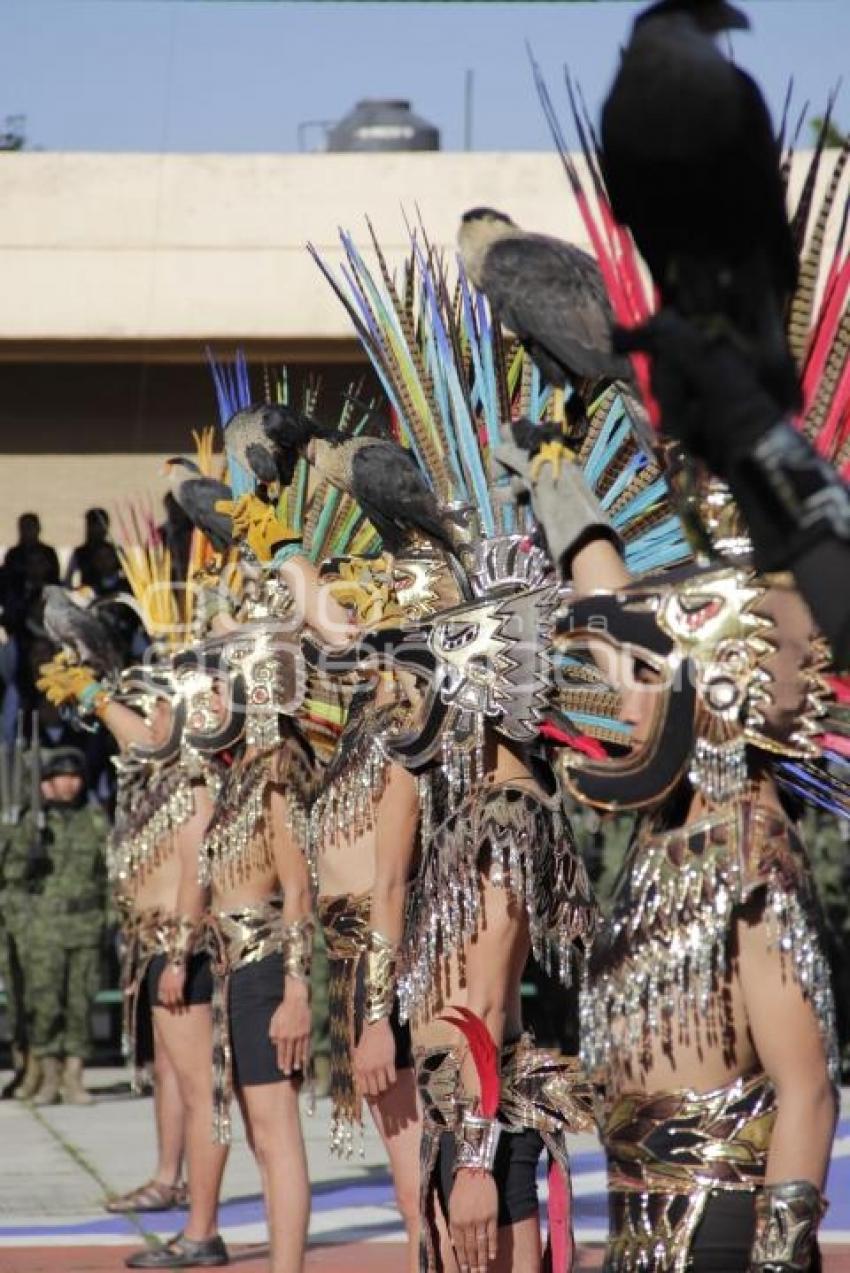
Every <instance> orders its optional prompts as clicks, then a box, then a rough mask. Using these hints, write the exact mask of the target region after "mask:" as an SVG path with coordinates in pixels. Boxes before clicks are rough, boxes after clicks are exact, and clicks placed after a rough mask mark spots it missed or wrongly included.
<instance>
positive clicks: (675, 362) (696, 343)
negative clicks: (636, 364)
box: [614, 309, 784, 478]
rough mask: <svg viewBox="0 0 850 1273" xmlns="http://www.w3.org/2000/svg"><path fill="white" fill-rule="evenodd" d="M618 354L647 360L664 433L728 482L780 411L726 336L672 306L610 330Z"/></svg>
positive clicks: (747, 358) (750, 361) (750, 360)
mask: <svg viewBox="0 0 850 1273" xmlns="http://www.w3.org/2000/svg"><path fill="white" fill-rule="evenodd" d="M614 347H615V349H616V350H617V351H618V352H619V353H646V354H649V355H650V357H651V358H652V371H651V376H650V380H651V384H652V392H653V393H654V395H655V397H656V398H657V400H658V405H659V407H660V409H661V425H662V428H663V430H664V432H665V433H666V434H667V435H668V436H670V437H674V438H677V439H678V440H679V441H680V442H682V443H683V445H684V446H685V447H686V449H687V450H688V451H690V452H692V453H693V454H694V455H696V456H698V457H699V458H700V459H702V460H705V462H706V463H707V464H708V466H709V468H710V469H711V470H712V472H713V473H716V474H717V475H718V477H722V478H726V477H727V475H728V472H729V468H730V466H731V465H733V464H734V463H735V461H736V459H737V457H738V456H741V455H744V454H746V453H747V452H748V451H749V450H750V449H751V448H752V446H753V445H754V444H755V442H757V441H758V439H759V438H760V437H762V436H763V435H764V434H765V433H766V432H767V431H768V430H769V429H770V428H771V427H772V426H773V425H774V424H776V423H777V421H778V420H780V419H781V418H782V416H783V414H784V412H783V411H782V408H781V407H780V406H779V405H778V404H777V402H776V401H775V400H774V398H773V397H772V396H771V395H770V393H768V391H767V390H766V389H765V387H764V385H763V384H762V383H761V381H760V379H759V374H758V369H757V367H756V365H755V363H754V360H753V358H752V356H751V355H750V354H748V353H747V352H746V350H745V349H743V348H742V347H741V346H740V345H738V344H736V343H734V341H733V339H732V337H731V333H730V332H729V331H727V332H723V333H719V334H716V335H710V334H708V333H706V332H704V331H702V330H700V329H699V328H698V327H697V326H695V325H694V323H692V322H690V321H688V320H687V319H685V318H682V317H681V315H679V314H678V313H676V311H675V310H672V309H663V310H661V311H660V312H659V313H658V314H656V315H655V316H654V317H653V318H651V319H650V320H649V322H647V323H644V324H643V326H642V327H635V328H622V327H620V328H616V329H615V332H614Z"/></svg>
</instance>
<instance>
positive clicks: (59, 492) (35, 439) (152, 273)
mask: <svg viewBox="0 0 850 1273" xmlns="http://www.w3.org/2000/svg"><path fill="white" fill-rule="evenodd" d="M798 163H799V160H798ZM0 192H2V197H0V544H9V543H11V542H13V540H14V538H15V521H16V518H17V517H18V515H19V514H20V513H22V512H24V511H25V510H27V509H35V510H37V511H38V512H39V513H40V514H41V516H42V521H43V525H44V535H45V538H46V539H47V541H48V542H52V543H54V544H56V545H57V546H59V547H63V548H68V547H70V546H71V545H73V544H74V543H77V542H79V540H80V538H81V534H82V513H83V510H84V509H85V508H87V507H88V506H90V505H92V504H105V505H107V506H110V505H115V504H116V503H118V502H119V501H121V500H122V499H125V498H126V497H128V496H130V497H142V496H146V497H151V496H153V497H154V498H156V499H158V498H159V494H160V493H161V491H162V486H163V483H162V479H161V477H159V475H158V470H159V468H160V467H161V461H162V458H163V457H164V456H165V455H168V454H173V453H174V452H175V451H178V452H179V451H181V450H186V449H188V448H189V446H190V445H191V443H190V436H191V430H192V429H193V428H198V427H199V426H202V425H204V424H210V423H213V422H214V421H215V419H216V416H215V404H214V399H213V395H212V390H211V385H210V381H209V376H208V373H207V370H206V367H205V365H204V353H203V351H204V346H205V345H206V344H208V343H209V344H210V345H211V346H212V347H213V348H214V349H215V351H216V352H217V353H219V354H220V355H222V356H226V355H228V354H230V353H231V352H232V351H233V349H234V348H235V347H236V346H237V345H241V346H243V347H244V348H245V349H246V351H247V353H248V356H249V358H250V360H251V362H252V364H255V365H256V366H257V370H258V373H259V372H260V369H261V367H262V364H263V363H267V364H271V365H279V364H280V363H281V362H286V363H287V364H289V366H290V368H291V369H292V371H293V373H294V375H295V378H296V379H297V377H298V375H299V374H300V373H301V372H303V371H306V370H308V369H313V370H315V369H321V370H322V371H323V374H324V376H325V378H326V382H327V387H328V389H329V391H331V392H337V391H338V392H340V393H341V392H343V391H344V388H345V386H347V384H348V383H349V382H350V380H351V378H352V376H353V375H355V374H361V373H362V372H363V370H364V359H363V357H362V355H361V353H360V349H359V345H358V343H357V341H356V339H355V338H354V337H353V334H352V330H351V327H350V324H349V322H348V320H347V317H346V314H345V312H344V310H343V308H342V306H341V305H340V304H339V302H338V300H337V299H336V298H335V296H334V295H333V293H332V291H331V289H330V288H329V287H328V285H327V284H326V282H325V281H324V280H323V279H322V277H321V275H320V274H319V272H318V270H317V268H316V266H315V264H314V263H313V261H312V260H311V258H310V257H309V255H308V253H307V252H306V251H305V244H306V243H307V242H308V241H309V242H312V243H313V244H314V245H315V246H316V247H317V248H318V250H319V251H320V252H321V253H322V255H323V256H324V257H325V258H326V259H328V260H329V261H330V262H331V263H336V262H338V260H339V256H340V253H339V246H338V237H337V232H338V227H340V226H343V227H345V228H346V229H348V230H350V231H352V232H353V233H354V235H355V237H356V239H357V241H358V243H359V244H361V245H362V246H363V248H364V249H365V247H366V244H367V242H368V231H367V227H366V224H365V219H364V218H365V217H366V216H368V217H369V218H370V219H371V221H372V224H373V225H374V228H375V231H376V234H377V236H378V238H379V241H380V242H381V243H382V245H383V246H384V247H385V249H386V250H387V252H388V255H389V257H390V259H391V261H393V262H395V263H398V262H399V261H400V260H401V259H402V258H403V255H404V253H405V247H406V232H405V224H404V217H403V213H406V214H407V216H408V217H409V218H410V219H411V220H413V219H415V217H416V214H417V209H418V210H419V212H420V213H421V217H422V220H423V223H424V225H425V226H426V228H427V230H428V233H429V235H430V237H431V238H432V240H433V241H434V242H435V243H436V244H439V245H441V246H443V247H446V248H449V249H450V250H451V245H452V244H453V240H454V235H455V231H456V228H457V223H458V218H459V216H460V214H461V213H462V212H463V211H464V210H465V209H466V208H469V207H473V206H475V205H480V204H490V205H492V206H494V207H496V208H500V209H503V210H504V211H506V212H508V213H510V214H511V215H512V216H513V217H514V218H515V219H516V220H517V221H518V222H519V223H520V224H521V225H524V226H526V227H528V228H534V229H537V230H542V231H546V232H550V233H554V234H559V235H562V236H564V237H569V238H572V239H574V240H575V241H577V242H584V239H585V236H584V232H583V228H582V225H581V221H580V218H579V215H578V212H577V209H576V207H575V205H574V202H573V200H572V198H571V196H570V192H569V187H568V185H567V182H566V180H565V177H564V173H563V170H562V167H561V163H560V160H559V159H558V157H557V156H556V155H555V154H554V153H549V152H544V153H539V154H538V153H523V154H492V153H487V154H484V153H482V154H449V153H441V152H430V153H427V152H426V153H397V154H374V155H369V154H365V155H364V154H308V155H176V154H169V155H142V154H127V155H123V154H97V155H94V154H91V155H90V154H38V153H27V152H17V153H10V154H0ZM366 255H367V258H368V256H369V253H368V252H367V253H366ZM259 383H262V382H261V376H260V375H259V374H258V384H259Z"/></svg>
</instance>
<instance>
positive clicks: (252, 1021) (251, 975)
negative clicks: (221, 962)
mask: <svg viewBox="0 0 850 1273" xmlns="http://www.w3.org/2000/svg"><path fill="white" fill-rule="evenodd" d="M282 1001H283V954H282V953H281V952H278V953H277V954H274V955H266V957H265V959H259V960H258V961H257V962H256V963H254V964H245V965H244V966H243V967H242V968H237V969H236V971H235V972H234V973H231V975H230V998H229V1005H230V1051H231V1055H232V1057H233V1086H234V1087H260V1086H263V1085H264V1084H266V1083H283V1082H285V1081H286V1079H287V1077H290V1078H300V1077H301V1074H300V1071H296V1072H295V1074H294V1075H290V1076H287V1075H285V1074H284V1073H283V1071H282V1070H281V1069H280V1068H279V1067H278V1063H277V1048H276V1047H275V1045H274V1044H273V1043H272V1041H271V1039H270V1038H269V1026H270V1025H271V1021H272V1017H273V1016H274V1014H275V1012H276V1011H277V1009H278V1008H279V1007H280V1005H281V1003H282Z"/></svg>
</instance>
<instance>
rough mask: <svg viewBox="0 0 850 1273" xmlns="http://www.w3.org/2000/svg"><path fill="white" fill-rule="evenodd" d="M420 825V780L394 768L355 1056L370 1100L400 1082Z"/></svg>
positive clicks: (380, 816)
mask: <svg viewBox="0 0 850 1273" xmlns="http://www.w3.org/2000/svg"><path fill="white" fill-rule="evenodd" d="M418 824H419V795H418V791H417V786H416V779H415V778H414V777H413V775H412V774H410V773H408V771H407V770H406V769H403V768H402V767H401V766H400V765H392V766H391V767H390V772H389V775H388V777H387V783H386V786H385V788H384V791H383V794H382V796H381V799H380V801H379V802H378V807H377V809H376V811H375V832H374V835H375V882H374V885H373V887H372V910H371V917H370V933H369V939H368V941H369V944H368V948H367V951H366V954H365V956H364V959H365V972H366V976H365V989H366V1006H365V1012H364V1021H363V1029H362V1031H361V1034H360V1038H359V1039H358V1040H357V1045H356V1047H355V1049H354V1057H353V1060H354V1077H355V1080H356V1082H357V1086H358V1088H359V1089H360V1091H361V1092H362V1093H363V1094H364V1096H380V1095H381V1093H382V1092H385V1091H386V1090H387V1089H388V1088H390V1087H392V1085H393V1083H394V1082H395V1081H396V1069H395V1039H394V1037H393V1032H392V1028H391V1026H390V1020H389V1019H390V1015H391V1013H392V1010H393V1002H394V999H395V984H396V981H395V965H396V952H397V951H398V948H399V946H400V945H401V939H402V934H403V929H404V904H405V899H406V896H407V882H408V880H409V878H410V872H411V868H412V864H413V855H414V852H415V848H416V831H417V827H418Z"/></svg>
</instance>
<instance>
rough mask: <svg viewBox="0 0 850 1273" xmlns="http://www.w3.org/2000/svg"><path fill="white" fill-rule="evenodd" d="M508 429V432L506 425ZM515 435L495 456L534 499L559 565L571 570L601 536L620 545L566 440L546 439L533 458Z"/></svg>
mask: <svg viewBox="0 0 850 1273" xmlns="http://www.w3.org/2000/svg"><path fill="white" fill-rule="evenodd" d="M502 433H503V437H504V436H505V433H506V430H505V429H503V431H502ZM509 438H510V440H505V441H503V442H502V444H501V445H500V446H497V447H496V448H495V450H494V452H493V459H494V460H495V462H496V464H497V466H498V467H499V468H501V470H502V473H506V474H508V476H509V477H510V479H511V491H512V493H513V495H514V497H515V498H516V499H518V500H520V501H521V500H522V499H523V498H524V497H527V498H529V499H530V500H531V507H532V511H533V513H534V516H535V519H536V521H537V523H538V525H539V526H540V528H541V529H542V531H543V533H544V535H545V536H546V544H547V547H548V551H549V556H550V557H551V558H552V561H553V563H554V564H555V566H557V567H558V568H559V569H561V570H563V571H565V572H566V571H568V569H569V562H570V558H571V557H572V556H573V554H574V553H575V552H576V551H577V550H578V549H579V548H581V547H582V546H583V545H584V544H586V543H588V542H589V541H590V540H591V539H595V538H598V537H600V536H602V537H605V538H607V539H611V540H612V541H613V542H614V543H615V544H617V545H618V546H619V543H620V540H619V536H618V535H617V533H616V531H615V530H614V528H613V526H612V525H611V523H610V521H609V519H608V516H607V514H606V513H605V511H604V509H603V508H602V505H601V504H600V503H599V500H598V499H597V498H596V496H595V495H594V493H593V491H592V490H591V489H590V487H589V486H588V484H587V482H586V480H585V477H584V474H583V472H582V471H581V469H580V468H579V467H578V465H577V464H575V463H573V456H572V452H571V451H570V450H569V449H568V448H567V447H566V446H564V444H563V443H562V442H557V441H548V442H544V443H543V445H542V446H541V447H540V449H539V450H538V452H537V454H536V455H535V456H534V457H533V458H531V457H530V456H529V454H528V452H527V451H525V450H523V448H522V447H520V446H518V445H517V443H516V442H515V441H514V440H513V438H512V437H510V435H509Z"/></svg>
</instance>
